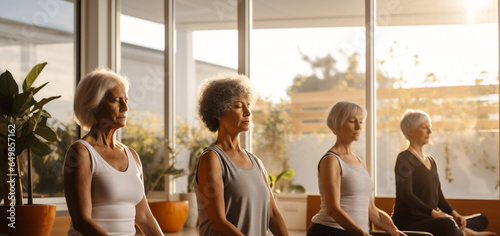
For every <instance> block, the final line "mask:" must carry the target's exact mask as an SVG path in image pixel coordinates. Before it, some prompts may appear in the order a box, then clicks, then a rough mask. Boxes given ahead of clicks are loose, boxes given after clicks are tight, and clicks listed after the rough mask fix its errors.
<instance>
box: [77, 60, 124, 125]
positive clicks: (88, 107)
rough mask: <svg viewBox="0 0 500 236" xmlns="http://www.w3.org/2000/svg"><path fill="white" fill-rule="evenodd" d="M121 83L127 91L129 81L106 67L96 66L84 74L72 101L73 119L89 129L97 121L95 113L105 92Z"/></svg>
mask: <svg viewBox="0 0 500 236" xmlns="http://www.w3.org/2000/svg"><path fill="white" fill-rule="evenodd" d="M117 85H122V86H123V87H124V88H125V91H126V92H128V89H129V87H130V83H129V82H128V80H127V79H126V78H125V77H124V76H121V75H118V74H117V73H115V72H113V71H112V70H110V69H107V68H97V69H95V70H94V71H92V72H90V73H88V74H87V75H85V76H84V77H83V78H82V80H81V81H80V82H79V83H78V86H77V87H76V91H75V100H74V102H73V111H74V113H75V121H76V123H77V124H78V125H80V126H81V127H82V128H83V129H84V130H87V131H88V130H90V129H91V128H92V126H93V125H94V124H96V123H97V120H96V113H97V109H98V107H99V104H100V103H101V101H102V99H103V98H104V95H105V94H106V92H108V91H109V90H110V89H112V88H114V87H115V86H117Z"/></svg>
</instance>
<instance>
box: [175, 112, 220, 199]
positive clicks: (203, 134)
mask: <svg viewBox="0 0 500 236" xmlns="http://www.w3.org/2000/svg"><path fill="white" fill-rule="evenodd" d="M198 123H199V122H198ZM178 124H179V125H178V127H177V132H176V134H177V135H176V136H177V139H176V143H178V144H179V145H180V146H182V147H183V148H185V149H187V150H188V151H189V163H188V171H189V174H188V184H187V192H193V191H194V190H193V186H194V181H195V177H196V168H197V164H198V161H199V159H200V155H201V154H202V153H203V151H204V150H205V148H207V147H208V146H210V144H211V143H212V142H214V140H215V138H216V137H215V135H214V134H212V133H210V131H208V129H206V128H205V127H202V126H190V125H189V124H188V123H187V122H184V121H181V120H178Z"/></svg>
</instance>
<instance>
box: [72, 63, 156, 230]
mask: <svg viewBox="0 0 500 236" xmlns="http://www.w3.org/2000/svg"><path fill="white" fill-rule="evenodd" d="M128 88H129V82H128V81H127V79H125V78H124V77H122V76H120V75H118V74H116V73H114V72H113V71H111V70H109V69H96V70H94V71H93V72H91V73H89V74H87V75H86V76H85V77H84V78H83V79H82V80H81V81H80V83H79V84H78V86H77V88H76V93H75V100H74V106H73V109H74V112H75V120H76V122H77V123H78V124H79V125H80V126H81V127H82V128H83V129H84V130H89V133H88V134H87V135H85V136H84V137H83V138H81V139H80V140H77V141H76V142H75V143H73V144H72V145H71V146H70V147H69V149H68V152H67V153H66V157H65V160H64V170H63V174H64V194H65V197H66V204H67V205H68V211H69V214H70V216H71V226H70V229H69V231H68V235H71V236H73V235H93V236H95V235H129V236H134V235H135V233H136V231H135V226H137V227H138V228H139V229H140V230H141V231H142V232H143V233H144V235H153V236H157V235H163V233H162V232H161V229H160V227H159V226H158V223H157V222H156V220H155V218H154V217H153V215H152V214H151V211H150V209H149V206H148V203H147V200H146V196H145V194H144V185H143V182H142V166H141V161H140V160H139V156H138V155H137V153H136V152H135V151H134V150H133V149H132V148H130V147H127V146H125V145H124V144H122V143H120V142H118V141H117V140H116V139H115V134H116V131H117V130H118V129H120V128H123V127H125V124H126V121H127V110H128V106H127V103H128V96H127V91H128Z"/></svg>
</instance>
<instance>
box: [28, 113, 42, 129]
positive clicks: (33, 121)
mask: <svg viewBox="0 0 500 236" xmlns="http://www.w3.org/2000/svg"><path fill="white" fill-rule="evenodd" d="M41 116H42V111H38V112H37V113H35V114H33V115H32V116H31V117H30V120H29V129H28V133H31V132H33V131H35V130H36V129H37V126H38V123H39V122H40V120H41V119H40V117H41Z"/></svg>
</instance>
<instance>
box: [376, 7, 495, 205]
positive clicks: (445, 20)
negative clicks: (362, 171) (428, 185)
mask: <svg viewBox="0 0 500 236" xmlns="http://www.w3.org/2000/svg"><path fill="white" fill-rule="evenodd" d="M497 4H498V2H497V1H492V0H490V1H468V0H467V1H459V2H457V1H423V2H422V1H419V2H418V3H417V2H411V1H403V2H399V3H398V4H394V3H393V1H377V10H376V11H377V15H378V16H379V21H378V22H377V23H378V25H377V26H378V27H377V35H376V41H375V42H376V45H375V50H376V65H377V100H376V105H377V109H376V110H377V115H376V117H377V139H376V140H377V153H376V154H377V155H376V157H377V159H376V168H375V169H376V183H377V184H376V186H377V189H376V194H377V195H379V196H394V195H395V187H394V186H395V180H394V164H395V160H396V157H397V155H398V153H399V152H401V151H403V150H405V149H406V148H407V147H408V142H407V140H406V139H405V138H404V136H403V135H402V132H401V131H400V129H399V122H400V119H401V116H402V114H403V113H404V112H405V111H406V110H407V109H418V110H423V111H425V112H427V113H428V114H429V115H430V116H431V120H432V129H433V133H432V135H431V142H430V144H428V145H425V146H424V152H427V153H429V154H430V155H431V156H433V157H434V159H435V160H436V162H437V165H438V168H439V170H438V172H439V177H440V181H441V185H442V189H443V192H444V194H445V196H446V197H452V198H497V197H498V196H499V192H498V183H499V182H498V181H499V180H498V178H499V173H498V164H499V159H498V152H499V150H498V142H499V140H498V117H499V115H498V23H497V19H498V14H497V12H498V5H497Z"/></svg>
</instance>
